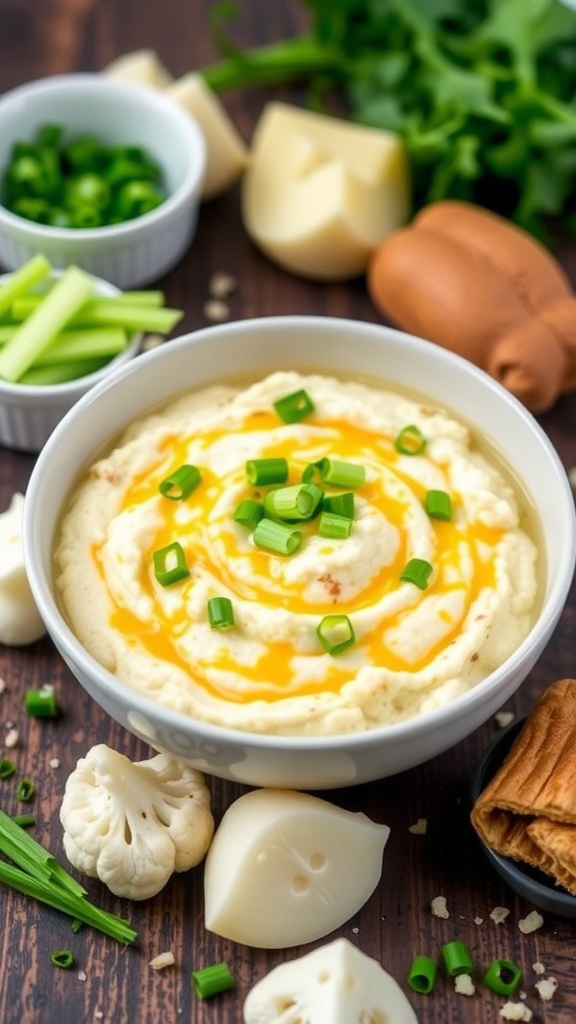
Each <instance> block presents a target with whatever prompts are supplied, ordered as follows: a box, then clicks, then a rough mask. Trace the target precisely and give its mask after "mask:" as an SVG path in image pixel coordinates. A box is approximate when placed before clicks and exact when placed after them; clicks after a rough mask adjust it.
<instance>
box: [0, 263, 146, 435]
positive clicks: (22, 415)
mask: <svg viewBox="0 0 576 1024" xmlns="http://www.w3.org/2000/svg"><path fill="white" fill-rule="evenodd" d="M60 273H61V271H53V272H52V274H51V275H50V276H51V277H58V276H59V274H60ZM8 276H9V275H7V274H2V275H1V276H0V283H1V282H2V281H4V280H5V279H6V277H8ZM94 288H95V291H96V292H97V293H98V294H99V295H118V294H119V289H118V288H116V287H115V286H114V285H113V284H110V282H109V281H103V280H102V278H100V277H95V278H94ZM141 342H142V335H141V334H139V333H135V334H134V335H133V336H132V337H131V339H130V341H129V344H128V345H127V346H126V348H125V349H124V350H123V351H122V352H120V353H119V354H118V355H117V356H115V357H114V359H111V360H110V362H108V363H106V365H105V366H103V367H102V368H101V369H100V370H96V371H95V372H94V373H89V374H86V376H85V377H77V378H76V379H75V380H70V381H67V382H66V383H64V384H43V385H41V386H40V385H39V386H37V387H36V386H34V387H33V386H32V385H26V384H10V383H9V382H8V381H6V380H3V379H2V378H1V377H0V445H3V446H4V447H5V448H12V449H13V450H15V451H21V452H39V451H40V449H41V448H42V446H43V445H44V443H45V442H46V440H47V439H48V437H50V434H51V433H52V431H53V430H54V427H55V426H56V424H57V423H59V422H60V420H61V419H62V417H63V416H64V415H65V414H66V413H67V412H68V410H69V409H71V408H72V406H73V405H74V403H75V402H77V401H78V399H79V398H81V397H82V395H85V394H86V392H87V391H88V390H89V389H90V388H91V387H94V385H95V384H99V383H100V381H102V380H104V378H105V377H106V376H107V375H108V374H109V373H110V372H111V371H112V370H115V369H116V368H117V367H119V366H123V365H124V363H127V362H128V361H129V360H130V359H133V358H134V356H135V355H136V354H137V352H138V350H139V348H140V344H141Z"/></svg>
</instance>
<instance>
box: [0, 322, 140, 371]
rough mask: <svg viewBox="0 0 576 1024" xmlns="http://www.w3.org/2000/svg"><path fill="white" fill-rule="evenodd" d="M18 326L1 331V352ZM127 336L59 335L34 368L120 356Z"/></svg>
mask: <svg viewBox="0 0 576 1024" xmlns="http://www.w3.org/2000/svg"><path fill="white" fill-rule="evenodd" d="M17 329H18V328H17V326H16V325H15V324H12V325H11V326H7V327H0V349H1V347H2V345H5V344H6V342H7V341H9V340H10V338H11V337H12V335H13V334H14V332H15V331H16V330H17ZM127 344H128V335H127V333H126V331H123V330H122V328H121V327H94V328H90V327H78V328H76V329H75V330H64V331H60V332H59V334H57V335H56V336H55V337H54V340H53V341H52V342H51V343H50V344H49V345H48V347H47V348H45V349H44V351H43V352H41V353H40V355H39V356H38V358H37V359H36V360H35V361H34V365H35V366H49V365H50V364H51V363H62V362H64V361H65V360H66V359H93V358H97V359H98V358H100V357H104V358H106V359H111V358H112V357H113V356H117V355H118V353H119V352H123V351H124V349H125V348H126V346H127Z"/></svg>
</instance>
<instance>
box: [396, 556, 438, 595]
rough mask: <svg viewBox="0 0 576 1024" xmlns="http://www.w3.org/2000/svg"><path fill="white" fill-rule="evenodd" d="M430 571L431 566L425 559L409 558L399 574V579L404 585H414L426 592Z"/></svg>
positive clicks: (431, 569)
mask: <svg viewBox="0 0 576 1024" xmlns="http://www.w3.org/2000/svg"><path fill="white" fill-rule="evenodd" d="M432 571H433V566H432V565H430V562H427V561H426V559H425V558H411V559H410V561H409V562H407V563H406V565H405V566H404V568H403V570H402V572H401V573H400V579H401V580H403V581H404V583H414V585H415V586H416V587H420V590H426V587H427V586H428V581H429V579H430V576H431V575H432Z"/></svg>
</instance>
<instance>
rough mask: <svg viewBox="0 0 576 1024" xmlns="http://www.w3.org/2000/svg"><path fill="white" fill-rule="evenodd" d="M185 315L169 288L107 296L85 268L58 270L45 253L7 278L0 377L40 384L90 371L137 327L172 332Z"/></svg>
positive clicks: (2, 293) (1, 292)
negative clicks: (168, 295)
mask: <svg viewBox="0 0 576 1024" xmlns="http://www.w3.org/2000/svg"><path fill="white" fill-rule="evenodd" d="M183 315H184V311H183V310H179V309H170V308H169V307H167V306H165V305H164V294H163V292H162V291H159V290H156V291H154V290H149V291H125V292H119V293H118V294H116V295H105V296H104V295H101V294H98V291H97V280H96V278H94V277H92V276H91V275H90V274H88V273H86V272H85V271H84V270H82V269H81V268H80V267H76V266H70V267H67V268H66V269H65V270H63V271H61V272H57V273H55V272H54V268H53V267H52V265H51V263H50V261H49V260H48V259H47V258H46V257H45V256H43V255H41V254H38V255H36V256H33V257H32V259H30V260H28V261H27V262H26V263H24V264H23V265H22V266H21V267H19V268H18V270H15V271H14V272H13V273H12V274H10V275H9V276H7V277H6V278H5V280H4V281H3V282H2V283H0V378H2V379H3V380H5V381H8V382H9V383H11V384H26V385H38V386H41V385H51V384H63V383H65V382H66V381H70V380H76V379H78V378H80V377H85V376H87V375H88V374H91V373H95V372H96V371H97V370H99V369H101V368H102V367H104V366H105V365H106V364H107V363H109V362H110V361H111V360H112V359H114V358H115V357H116V356H118V355H119V354H120V353H121V352H123V351H124V349H125V348H126V347H127V346H128V344H129V343H130V339H131V337H132V336H133V335H134V334H135V333H155V334H162V335H166V334H169V333H170V332H171V331H172V330H173V329H174V327H175V326H176V325H177V324H178V323H179V322H180V320H181V319H182V317H183Z"/></svg>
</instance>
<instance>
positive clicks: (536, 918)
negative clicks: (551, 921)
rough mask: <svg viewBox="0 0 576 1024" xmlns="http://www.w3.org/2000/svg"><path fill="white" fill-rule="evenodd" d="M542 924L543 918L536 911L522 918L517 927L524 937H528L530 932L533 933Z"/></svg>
mask: <svg viewBox="0 0 576 1024" xmlns="http://www.w3.org/2000/svg"><path fill="white" fill-rule="evenodd" d="M543 924H544V918H543V917H542V914H539V913H538V911H537V910H531V911H530V913H529V914H527V915H526V917H523V918H522V919H521V920H520V921H519V922H518V927H519V929H520V931H521V932H522V933H523V934H524V935H529V934H530V932H535V931H537V930H538V928H541V927H542V925H543Z"/></svg>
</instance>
